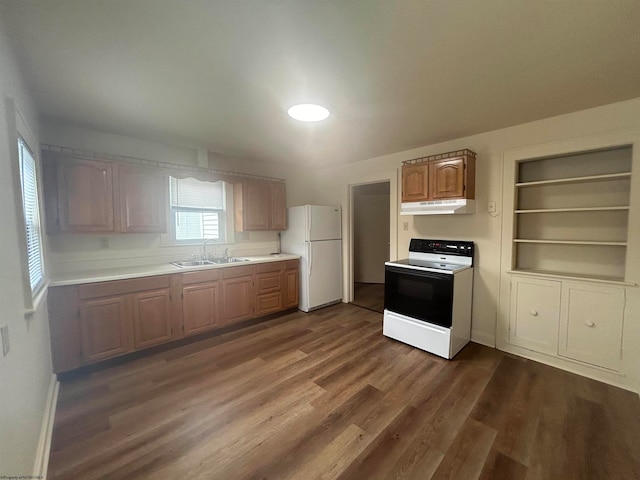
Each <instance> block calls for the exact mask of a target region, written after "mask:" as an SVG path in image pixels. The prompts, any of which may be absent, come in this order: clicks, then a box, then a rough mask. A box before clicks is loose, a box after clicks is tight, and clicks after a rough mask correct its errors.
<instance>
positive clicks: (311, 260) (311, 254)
mask: <svg viewBox="0 0 640 480" xmlns="http://www.w3.org/2000/svg"><path fill="white" fill-rule="evenodd" d="M307 258H308V259H309V276H311V270H313V250H311V244H310V243H307Z"/></svg>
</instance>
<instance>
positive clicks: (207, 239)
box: [202, 238, 213, 260]
mask: <svg viewBox="0 0 640 480" xmlns="http://www.w3.org/2000/svg"><path fill="white" fill-rule="evenodd" d="M211 240H213V238H205V240H204V242H202V260H208V259H207V242H209V241H211Z"/></svg>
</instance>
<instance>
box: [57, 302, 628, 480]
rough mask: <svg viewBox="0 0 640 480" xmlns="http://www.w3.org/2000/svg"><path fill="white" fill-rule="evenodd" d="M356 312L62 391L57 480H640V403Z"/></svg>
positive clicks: (205, 345)
mask: <svg viewBox="0 0 640 480" xmlns="http://www.w3.org/2000/svg"><path fill="white" fill-rule="evenodd" d="M381 326H382V315H381V314H379V313H375V312H372V311H369V310H365V309H362V308H359V307H355V306H352V305H344V304H342V305H336V306H332V307H328V308H325V309H322V310H320V311H317V312H314V313H311V314H304V313H302V312H296V313H292V314H289V315H286V316H284V317H280V318H276V319H273V320H269V321H267V322H264V323H261V324H257V325H253V326H251V327H248V328H245V329H243V330H240V331H236V332H232V333H228V334H225V335H222V336H218V337H213V338H209V339H206V340H202V341H200V342H197V343H193V344H190V345H186V346H182V347H179V348H176V349H173V350H169V351H165V352H163V353H160V354H155V355H153V356H149V357H145V358H142V359H138V360H135V361H132V362H130V363H127V364H123V365H119V366H115V367H110V368H108V369H104V370H101V371H98V372H94V373H91V374H89V375H86V376H84V377H82V378H77V379H74V380H69V381H67V382H64V383H62V385H61V388H60V397H59V403H58V409H57V413H56V420H55V426H54V431H53V445H52V451H51V456H50V464H49V478H52V479H124V478H127V479H174V478H189V479H223V480H226V479H229V480H241V479H247V480H249V479H251V480H258V479H260V480H266V479H274V480H275V479H301V480H311V479H341V480H346V479H354V480H355V479H357V480H360V479H366V480H369V479H385V480H386V479H420V480H428V479H438V480H440V479H460V480H467V479H482V480H490V479H491V480H495V479H508V480H520V479H528V480H531V479H549V480H556V479H562V480H569V479H580V480H584V479H598V480H603V479H616V480H619V479H629V480H631V479H638V478H640V447H639V446H640V399H639V398H638V396H637V395H636V394H633V393H630V392H626V391H624V390H620V389H617V388H614V387H611V386H608V385H605V384H602V383H599V382H595V381H593V380H589V379H586V378H582V377H579V376H576V375H573V374H570V373H567V372H563V371H561V370H557V369H554V368H551V367H547V366H545V365H541V364H537V363H535V362H531V361H528V360H525V359H520V358H517V357H514V356H511V355H508V354H504V353H501V352H499V351H497V350H494V349H491V348H487V347H483V346H480V345H477V344H469V345H468V346H467V347H466V348H465V349H464V350H463V351H462V352H461V353H460V354H458V356H457V357H456V358H455V359H454V360H452V361H447V360H443V359H440V358H438V357H435V356H433V355H430V354H428V353H426V352H422V351H420V350H417V349H414V348H412V347H409V346H407V345H404V344H402V343H399V342H396V341H394V340H390V339H387V338H385V337H384V336H383V335H382V333H381Z"/></svg>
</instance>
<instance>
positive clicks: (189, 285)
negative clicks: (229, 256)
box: [180, 269, 222, 336]
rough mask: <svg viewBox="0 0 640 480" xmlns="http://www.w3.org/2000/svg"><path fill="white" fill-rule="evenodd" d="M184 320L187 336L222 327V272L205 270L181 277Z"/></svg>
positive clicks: (184, 330)
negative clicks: (220, 280)
mask: <svg viewBox="0 0 640 480" xmlns="http://www.w3.org/2000/svg"><path fill="white" fill-rule="evenodd" d="M180 277H181V279H182V294H181V298H182V319H183V332H184V335H185V336H188V335H195V334H197V333H202V332H206V331H208V330H212V329H214V328H218V327H221V326H222V295H221V289H222V287H221V283H220V282H219V279H220V270H218V269H212V270H203V271H200V272H189V273H184V274H182V275H180Z"/></svg>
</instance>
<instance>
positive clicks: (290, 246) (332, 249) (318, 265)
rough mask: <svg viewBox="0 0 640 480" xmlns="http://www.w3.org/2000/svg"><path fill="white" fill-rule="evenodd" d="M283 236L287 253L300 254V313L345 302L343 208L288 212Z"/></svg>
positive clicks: (306, 208) (309, 207)
mask: <svg viewBox="0 0 640 480" xmlns="http://www.w3.org/2000/svg"><path fill="white" fill-rule="evenodd" d="M287 213H288V218H287V221H288V224H289V227H288V228H287V230H286V231H284V232H282V234H281V248H282V251H283V252H284V253H292V254H294V255H300V310H302V311H304V312H308V311H310V310H314V309H316V308H320V307H323V306H325V305H330V304H332V303H337V302H339V301H340V300H342V240H341V238H342V235H341V232H342V212H341V209H340V206H339V205H338V206H319V205H303V206H300V207H290V208H288V209H287Z"/></svg>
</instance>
